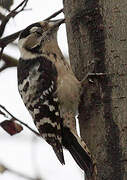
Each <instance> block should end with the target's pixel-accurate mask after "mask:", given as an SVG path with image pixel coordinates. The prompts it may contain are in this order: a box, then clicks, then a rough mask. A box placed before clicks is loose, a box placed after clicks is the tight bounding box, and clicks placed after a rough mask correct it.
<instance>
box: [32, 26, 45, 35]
mask: <svg viewBox="0 0 127 180" xmlns="http://www.w3.org/2000/svg"><path fill="white" fill-rule="evenodd" d="M30 32H31V33H37V35H38V36H41V35H42V32H43V31H42V28H40V27H32V28H31V30H30Z"/></svg>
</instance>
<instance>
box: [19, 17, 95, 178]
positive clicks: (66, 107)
mask: <svg viewBox="0 0 127 180" xmlns="http://www.w3.org/2000/svg"><path fill="white" fill-rule="evenodd" d="M62 22H63V20H58V21H42V22H39V23H34V24H32V25H30V26H28V27H27V28H26V29H25V30H24V31H23V32H22V33H21V35H20V37H19V49H20V53H21V57H20V60H19V64H18V89H19V92H20V95H21V97H22V99H23V102H24V104H25V106H26V107H27V109H28V111H29V112H30V114H31V115H32V117H33V120H34V123H35V125H36V127H37V129H38V131H39V133H40V135H41V136H42V137H43V138H44V139H45V140H46V141H47V142H48V143H49V144H50V145H51V146H52V148H53V150H54V152H55V154H56V156H57V157H58V159H59V161H60V162H61V163H62V164H65V162H64V156H63V147H65V148H66V149H68V150H69V151H70V153H71V154H72V156H73V158H74V159H75V161H76V162H77V164H78V165H79V166H80V168H82V169H83V170H84V171H85V173H86V174H87V175H88V176H89V175H90V176H91V175H92V173H93V169H94V162H93V160H92V156H91V155H90V153H89V150H88V148H87V146H86V144H85V143H84V142H83V141H82V140H81V138H80V137H78V135H77V132H76V125H75V115H76V112H77V109H78V104H79V98H80V91H81V85H80V82H79V81H78V80H77V79H76V77H75V76H74V74H73V72H72V70H71V67H70V65H69V64H68V63H67V62H66V61H65V59H64V57H63V55H62V53H61V51H60V49H59V47H58V43H57V30H58V26H59V25H60V24H61V23H62Z"/></svg>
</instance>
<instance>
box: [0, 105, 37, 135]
mask: <svg viewBox="0 0 127 180" xmlns="http://www.w3.org/2000/svg"><path fill="white" fill-rule="evenodd" d="M0 108H1V109H2V110H4V111H5V112H6V113H7V114H8V115H10V117H11V120H13V121H17V122H19V123H21V124H22V125H24V126H25V127H27V128H28V129H29V130H30V131H32V132H33V133H34V134H36V135H37V136H40V134H39V133H38V132H37V131H35V130H34V129H32V128H31V127H29V126H28V125H27V124H26V123H24V122H22V121H21V120H19V119H17V118H16V117H15V116H13V115H12V114H11V113H10V112H9V111H8V110H7V109H6V108H5V107H4V106H2V105H1V104H0ZM6 118H7V117H6Z"/></svg>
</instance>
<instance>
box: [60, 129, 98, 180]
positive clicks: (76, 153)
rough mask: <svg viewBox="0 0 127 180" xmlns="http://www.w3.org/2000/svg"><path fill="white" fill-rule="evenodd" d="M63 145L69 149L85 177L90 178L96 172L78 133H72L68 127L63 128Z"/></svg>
mask: <svg viewBox="0 0 127 180" xmlns="http://www.w3.org/2000/svg"><path fill="white" fill-rule="evenodd" d="M63 145H64V146H65V148H66V149H68V150H69V152H70V153H71V155H72V156H73V158H74V160H75V161H76V163H77V164H78V165H79V167H80V168H81V169H82V170H83V171H84V172H85V174H86V176H87V178H88V179H91V177H93V174H95V173H96V172H95V171H96V166H95V161H94V160H93V158H92V156H91V154H90V152H89V150H88V148H87V146H86V144H85V143H84V141H82V140H81V138H80V137H79V136H78V135H75V134H74V133H72V132H71V131H70V130H69V128H63Z"/></svg>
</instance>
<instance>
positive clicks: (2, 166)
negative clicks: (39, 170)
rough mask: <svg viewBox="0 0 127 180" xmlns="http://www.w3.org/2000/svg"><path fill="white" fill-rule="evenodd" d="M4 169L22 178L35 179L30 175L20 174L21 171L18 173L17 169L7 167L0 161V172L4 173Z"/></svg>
mask: <svg viewBox="0 0 127 180" xmlns="http://www.w3.org/2000/svg"><path fill="white" fill-rule="evenodd" d="M6 171H8V172H10V173H13V174H15V175H16V176H20V177H22V178H25V179H29V180H37V179H36V178H32V177H30V176H28V175H25V174H22V173H20V172H18V171H15V170H13V169H11V168H9V167H6V166H5V165H3V164H2V163H0V172H1V173H4V172H6Z"/></svg>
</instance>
